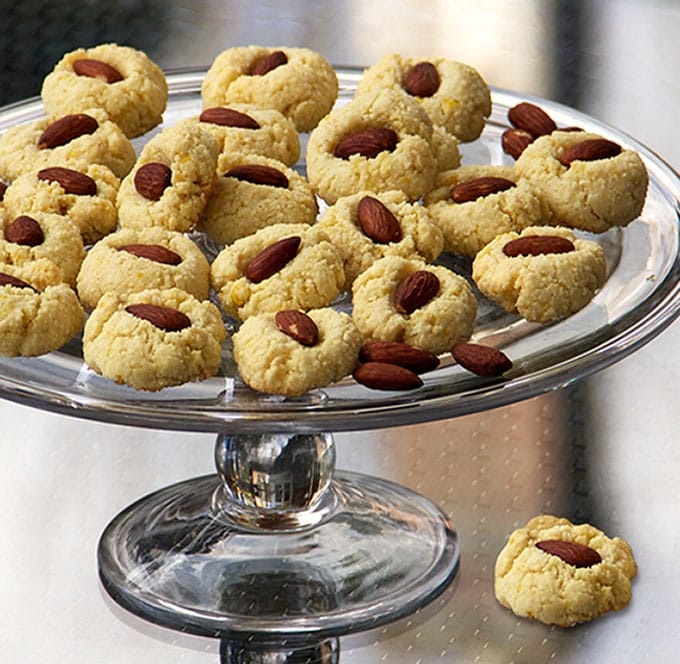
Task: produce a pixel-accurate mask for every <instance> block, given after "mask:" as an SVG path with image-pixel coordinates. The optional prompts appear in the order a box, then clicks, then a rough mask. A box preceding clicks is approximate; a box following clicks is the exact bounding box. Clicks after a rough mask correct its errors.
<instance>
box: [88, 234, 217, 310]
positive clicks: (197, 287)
mask: <svg viewBox="0 0 680 664" xmlns="http://www.w3.org/2000/svg"><path fill="white" fill-rule="evenodd" d="M175 287H176V288H180V289H182V290H183V291H186V292H187V293H189V294H191V295H193V296H194V297H195V298H197V299H199V300H205V299H206V298H207V297H208V291H209V289H210V265H209V264H208V260H207V259H206V257H205V256H204V255H203V253H202V252H201V250H200V249H199V248H198V246H197V245H196V244H195V243H194V242H193V241H192V240H190V239H189V238H188V237H186V236H185V235H184V234H182V233H178V232H176V231H168V230H165V229H164V228H146V229H140V230H137V229H134V228H123V229H121V230H119V231H117V232H115V233H112V234H111V235H107V236H106V237H105V238H104V239H102V240H100V241H99V242H97V244H95V245H94V246H93V247H92V248H91V249H90V251H88V253H87V256H86V257H85V260H84V261H83V264H82V266H81V268H80V272H79V273H78V280H77V291H78V296H79V297H80V301H81V302H82V303H83V305H85V307H86V308H87V309H93V308H94V307H95V306H96V305H97V302H98V301H99V299H100V298H101V296H102V295H103V294H104V293H108V292H111V293H116V294H118V295H127V294H129V293H135V292H138V291H142V290H148V289H158V290H167V289H170V288H175Z"/></svg>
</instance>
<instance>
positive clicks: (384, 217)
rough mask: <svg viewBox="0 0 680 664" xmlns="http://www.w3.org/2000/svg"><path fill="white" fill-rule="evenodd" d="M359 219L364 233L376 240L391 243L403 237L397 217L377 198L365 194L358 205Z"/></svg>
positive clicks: (381, 242)
mask: <svg viewBox="0 0 680 664" xmlns="http://www.w3.org/2000/svg"><path fill="white" fill-rule="evenodd" d="M357 221H358V222H359V226H360V227H361V230H362V231H363V232H364V234H365V235H366V236H367V237H369V238H371V240H373V241H374V242H379V243H380V244H389V243H390V242H399V241H400V240H401V238H402V233H401V227H400V226H399V222H398V221H397V218H396V217H395V216H394V215H393V214H392V212H390V210H389V209H388V208H387V207H386V206H385V205H384V204H383V203H382V202H380V201H379V200H378V199H377V198H373V197H372V196H364V197H363V198H362V199H361V200H360V201H359V205H357Z"/></svg>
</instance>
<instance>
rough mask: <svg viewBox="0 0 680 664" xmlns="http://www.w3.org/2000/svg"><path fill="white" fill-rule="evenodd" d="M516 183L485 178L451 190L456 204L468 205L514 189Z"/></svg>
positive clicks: (464, 183) (462, 183) (470, 181)
mask: <svg viewBox="0 0 680 664" xmlns="http://www.w3.org/2000/svg"><path fill="white" fill-rule="evenodd" d="M514 186H515V183H514V182H513V181H512V180H508V179H506V178H499V177H492V176H488V177H483V178H475V179H474V180H468V181H467V182H461V183H460V184H457V185H456V186H455V187H452V189H451V199H452V200H453V201H454V203H468V202H470V201H476V200H477V199H478V198H481V197H483V196H488V195H489V194H496V193H498V192H499V191H505V190H506V189H512V187H514Z"/></svg>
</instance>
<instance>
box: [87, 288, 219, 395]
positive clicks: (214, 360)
mask: <svg viewBox="0 0 680 664" xmlns="http://www.w3.org/2000/svg"><path fill="white" fill-rule="evenodd" d="M225 338H226V330H225V327H224V324H223V322H222V317H221V315H220V312H219V310H218V309H217V307H216V306H215V305H214V304H212V303H211V302H208V301H203V302H202V301H199V300H197V299H196V298H195V297H193V296H192V295H189V294H188V293H185V292H184V291H183V290H180V289H179V288H171V289H168V290H156V289H152V290H145V291H141V292H139V293H131V294H130V295H129V296H122V295H117V294H116V293H106V294H104V295H103V296H102V298H101V299H100V300H99V302H98V304H97V306H96V308H95V309H94V311H93V312H92V313H91V314H90V317H89V318H88V319H87V322H86V323H85V328H84V331H83V359H84V360H85V362H86V363H87V365H88V366H89V367H90V368H92V369H93V370H94V371H96V372H97V373H99V374H101V375H102V376H104V377H105V378H109V379H110V380H113V381H115V382H116V383H121V384H125V385H129V386H130V387H134V388H135V389H137V390H148V391H152V392H155V391H158V390H160V389H162V388H164V387H170V386H172V385H180V384H182V383H186V382H190V381H195V380H203V379H205V378H208V377H210V376H213V375H215V374H216V373H217V371H218V369H219V366H220V362H221V352H222V342H223V341H224V340H225Z"/></svg>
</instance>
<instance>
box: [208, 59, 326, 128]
mask: <svg viewBox="0 0 680 664" xmlns="http://www.w3.org/2000/svg"><path fill="white" fill-rule="evenodd" d="M337 96H338V78H337V76H336V74H335V72H334V71H333V67H331V65H330V64H329V62H328V61H327V60H326V59H325V58H324V57H323V56H322V55H321V54H319V53H317V52H315V51H311V50H309V49H306V48H291V47H285V46H284V47H281V48H270V47H265V46H240V47H235V48H229V49H227V50H225V51H222V53H220V54H219V55H218V56H217V57H216V58H215V59H214V60H213V62H212V64H211V65H210V68H209V69H208V71H207V73H206V75H205V79H204V81H203V85H202V88H201V98H202V100H203V108H209V107H211V106H229V105H230V104H237V103H242V104H253V105H255V106H260V107H262V108H273V109H276V110H277V111H280V112H281V113H283V114H284V115H285V116H286V117H288V118H290V119H291V120H292V121H293V123H294V124H295V127H296V128H297V130H298V131H301V132H307V131H311V130H312V129H313V128H314V127H316V125H317V123H318V122H319V120H320V119H321V118H322V117H324V115H326V114H327V113H328V112H329V111H330V110H331V108H332V107H333V104H334V103H335V100H336V98H337Z"/></svg>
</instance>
